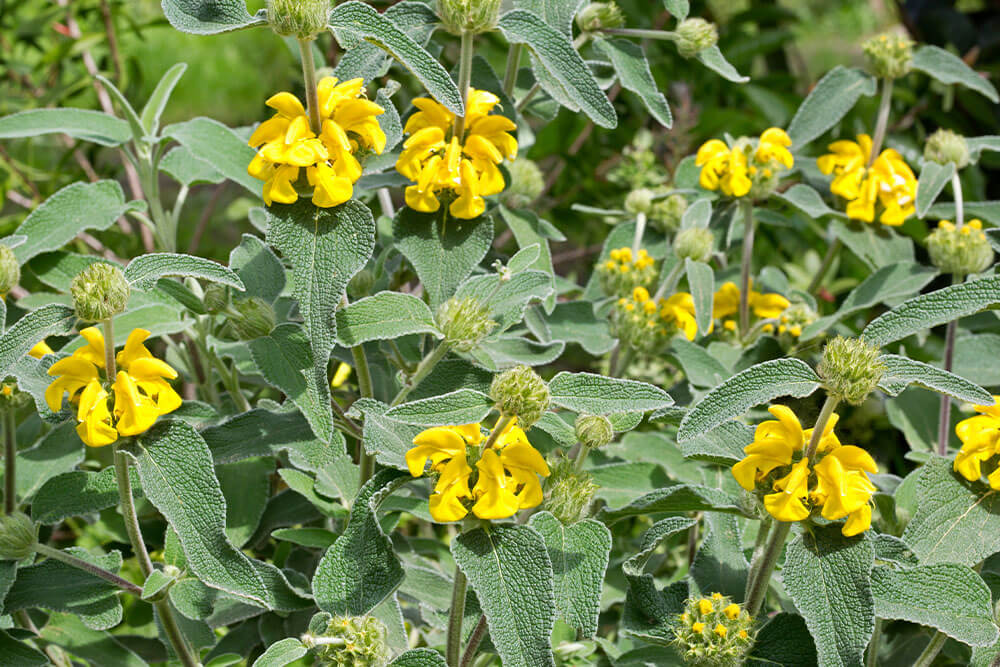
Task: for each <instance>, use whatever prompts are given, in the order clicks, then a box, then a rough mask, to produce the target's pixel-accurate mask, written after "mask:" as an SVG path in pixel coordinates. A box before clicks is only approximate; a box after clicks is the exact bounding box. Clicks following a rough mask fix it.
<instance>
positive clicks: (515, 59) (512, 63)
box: [503, 44, 524, 97]
mask: <svg viewBox="0 0 1000 667" xmlns="http://www.w3.org/2000/svg"><path fill="white" fill-rule="evenodd" d="M522 49H524V47H523V46H521V45H520V44H511V45H510V48H509V49H508V50H507V69H506V71H504V73H503V92H504V93H505V94H506V95H507V97H510V96H511V93H513V92H514V86H515V84H517V70H518V67H520V66H521V51H522Z"/></svg>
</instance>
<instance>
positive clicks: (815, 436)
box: [806, 394, 840, 460]
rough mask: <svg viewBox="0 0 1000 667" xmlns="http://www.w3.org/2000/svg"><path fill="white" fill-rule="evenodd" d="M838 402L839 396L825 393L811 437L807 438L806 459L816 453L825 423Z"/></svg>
mask: <svg viewBox="0 0 1000 667" xmlns="http://www.w3.org/2000/svg"><path fill="white" fill-rule="evenodd" d="M838 403H840V399H839V398H837V397H836V396H833V395H831V394H827V396H826V400H825V401H823V407H822V408H820V411H819V417H817V418H816V425H815V426H813V432H812V437H811V438H809V445H808V447H806V458H807V459H810V460H811V459H812V458H813V457H814V456H815V455H816V449H817V448H818V447H819V441H820V440H822V439H823V430H824V429H825V428H826V423H827V422H828V421H830V417H831V416H832V415H833V411H834V410H836V409H837V404H838Z"/></svg>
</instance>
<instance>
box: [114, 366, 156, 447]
mask: <svg viewBox="0 0 1000 667" xmlns="http://www.w3.org/2000/svg"><path fill="white" fill-rule="evenodd" d="M111 389H112V391H113V392H114V395H115V408H114V412H113V414H114V416H115V419H116V423H115V425H116V427H117V428H118V432H119V433H120V434H121V435H139V434H140V433H145V432H146V431H148V430H149V429H150V427H152V425H153V424H154V423H156V419H157V417H159V416H160V411H159V410H158V409H157V407H156V403H155V402H154V401H153V399H151V398H150V397H149V396H146V395H145V394H144V393H142V392H140V391H139V387H138V385H137V384H136V382H135V380H133V379H132V377H131V376H130V375H129V374H128V373H126V372H125V371H119V372H118V376H117V377H116V378H115V381H114V383H113V384H112V385H111Z"/></svg>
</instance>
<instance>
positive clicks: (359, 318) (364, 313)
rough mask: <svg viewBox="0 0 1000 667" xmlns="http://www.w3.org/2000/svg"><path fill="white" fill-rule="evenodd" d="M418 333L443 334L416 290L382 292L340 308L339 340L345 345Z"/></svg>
mask: <svg viewBox="0 0 1000 667" xmlns="http://www.w3.org/2000/svg"><path fill="white" fill-rule="evenodd" d="M416 333H429V334H433V335H434V336H435V337H436V338H441V337H442V335H441V333H440V332H439V331H438V329H437V326H435V324H434V315H433V314H432V313H431V310H430V308H428V307H427V304H425V303H424V302H423V301H421V300H420V299H418V298H417V297H415V296H413V295H412V294H403V293H400V292H379V293H378V294H375V295H373V296H369V297H365V298H364V299H361V300H359V301H355V302H354V303H352V304H351V305H349V306H347V307H346V308H341V309H340V310H338V311H337V341H338V342H339V343H340V344H341V345H343V346H344V347H354V346H355V345H360V344H361V343H367V342H368V341H370V340H385V339H387V338H399V337H401V336H406V335H409V334H416Z"/></svg>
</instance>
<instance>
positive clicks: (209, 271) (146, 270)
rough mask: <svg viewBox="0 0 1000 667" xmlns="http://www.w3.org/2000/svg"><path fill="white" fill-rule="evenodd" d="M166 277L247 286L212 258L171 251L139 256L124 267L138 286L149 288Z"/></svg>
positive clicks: (134, 284)
mask: <svg viewBox="0 0 1000 667" xmlns="http://www.w3.org/2000/svg"><path fill="white" fill-rule="evenodd" d="M165 276H183V277H185V278H200V279H202V280H208V281H211V282H214V283H219V284H220V285H228V286H229V287H232V288H235V289H237V290H239V291H241V292H242V291H244V290H245V289H246V287H245V286H244V285H243V281H242V280H240V277H239V276H238V275H236V274H235V273H233V272H232V271H231V270H230V269H228V268H227V267H225V266H222V265H221V264H217V263H216V262H213V261H212V260H210V259H205V258H203V257H194V256H192V255H182V254H178V253H170V252H156V253H149V254H146V255H140V256H139V257H136V258H135V259H133V260H132V261H131V262H129V263H128V266H126V267H125V278H126V279H127V280H128V281H129V282H130V283H132V286H133V287H137V288H139V289H143V290H145V289H150V288H152V287H154V286H155V285H156V281H157V280H159V279H160V278H163V277H165Z"/></svg>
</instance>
